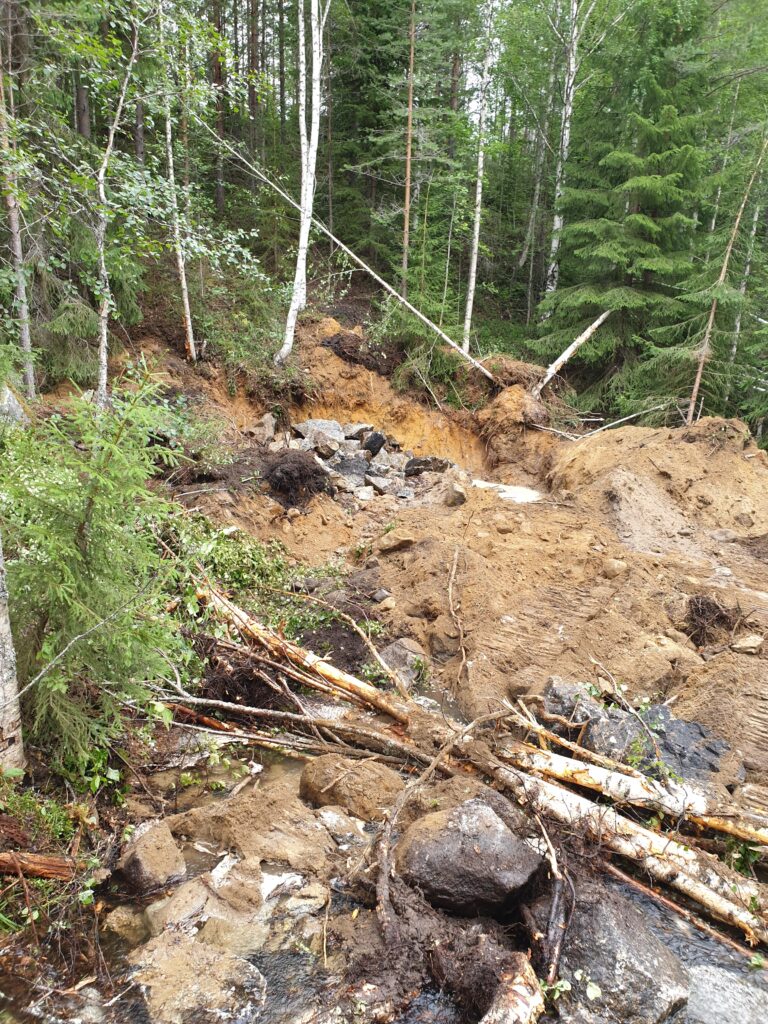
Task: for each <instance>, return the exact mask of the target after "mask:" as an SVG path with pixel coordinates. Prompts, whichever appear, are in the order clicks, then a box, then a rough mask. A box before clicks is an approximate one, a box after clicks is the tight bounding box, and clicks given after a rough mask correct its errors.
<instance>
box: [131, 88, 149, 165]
mask: <svg viewBox="0 0 768 1024" xmlns="http://www.w3.org/2000/svg"><path fill="white" fill-rule="evenodd" d="M133 145H134V152H135V154H136V160H137V162H138V163H140V164H141V166H142V167H143V166H144V157H145V152H146V147H145V144H144V104H143V103H142V101H141V100H137V101H136V122H135V124H134V126H133Z"/></svg>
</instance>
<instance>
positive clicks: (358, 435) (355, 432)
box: [342, 423, 373, 441]
mask: <svg viewBox="0 0 768 1024" xmlns="http://www.w3.org/2000/svg"><path fill="white" fill-rule="evenodd" d="M342 430H343V431H344V437H346V438H347V440H348V441H362V440H363V437H364V436H365V434H367V433H368V431H369V430H373V424H372V423H345V424H344V426H343V427H342Z"/></svg>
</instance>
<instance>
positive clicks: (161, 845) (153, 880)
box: [118, 821, 186, 892]
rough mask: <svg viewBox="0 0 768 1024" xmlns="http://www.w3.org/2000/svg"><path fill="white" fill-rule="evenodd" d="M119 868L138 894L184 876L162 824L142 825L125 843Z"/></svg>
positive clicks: (182, 865)
mask: <svg viewBox="0 0 768 1024" xmlns="http://www.w3.org/2000/svg"><path fill="white" fill-rule="evenodd" d="M118 867H119V868H120V870H121V871H122V872H123V874H124V875H125V876H126V878H127V879H128V881H129V882H130V883H131V884H132V885H133V886H134V887H135V888H136V889H137V890H138V891H139V892H150V891H152V890H153V889H159V888H161V887H162V886H165V885H168V884H169V883H171V882H177V881H178V880H179V879H180V878H183V877H184V873H185V872H186V864H185V862H184V856H183V854H182V852H181V850H180V849H179V848H178V846H177V845H176V841H175V839H174V838H173V836H172V835H171V830H170V828H169V827H168V824H167V822H165V821H148V822H143V823H142V825H140V826H139V827H138V828H137V829H136V831H135V832H134V834H133V835H132V836H131V838H130V840H129V841H128V845H127V846H126V848H125V851H124V852H123V855H122V856H121V858H120V860H119V862H118Z"/></svg>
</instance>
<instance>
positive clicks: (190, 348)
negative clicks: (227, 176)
mask: <svg viewBox="0 0 768 1024" xmlns="http://www.w3.org/2000/svg"><path fill="white" fill-rule="evenodd" d="M164 21H165V19H164V15H163V4H162V0H161V2H160V3H159V4H158V8H157V28H158V35H159V42H160V55H161V60H162V62H163V84H162V90H163V97H162V99H163V117H164V119H165V159H166V165H167V173H168V185H169V187H170V203H171V231H172V234H173V249H174V254H175V256H176V270H177V273H178V275H179V288H180V290H181V305H182V312H183V316H184V348H185V350H186V353H187V358H188V359H190V360H191V361H192V362H193V363H194V362H195V361H196V360H197V349H196V347H195V335H194V331H193V329H192V313H191V310H190V306H189V289H188V288H187V268H186V263H185V260H184V245H183V243H182V239H181V227H180V223H179V198H178V194H177V191H176V172H175V169H174V162H173V120H172V118H171V91H170V82H169V75H168V64H167V60H168V55H167V54H166V52H165V23H164Z"/></svg>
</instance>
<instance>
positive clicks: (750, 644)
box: [731, 633, 765, 654]
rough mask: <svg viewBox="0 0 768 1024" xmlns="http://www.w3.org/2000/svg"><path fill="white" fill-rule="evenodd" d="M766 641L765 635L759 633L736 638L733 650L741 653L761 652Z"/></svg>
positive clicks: (732, 646) (732, 645)
mask: <svg viewBox="0 0 768 1024" xmlns="http://www.w3.org/2000/svg"><path fill="white" fill-rule="evenodd" d="M764 643H765V637H762V636H760V634H759V633H753V634H751V635H750V636H742V637H739V639H738V640H734V641H733V643H732V644H731V650H732V651H736V652H737V653H739V654H759V653H760V651H761V650H762V649H763V644H764Z"/></svg>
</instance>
